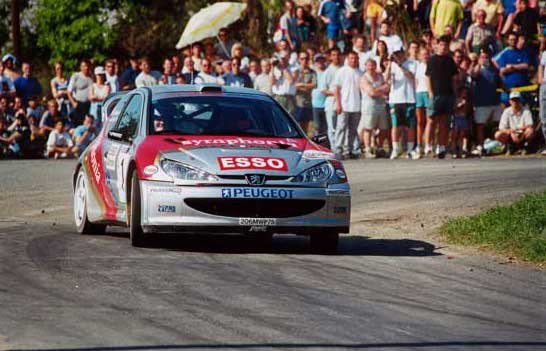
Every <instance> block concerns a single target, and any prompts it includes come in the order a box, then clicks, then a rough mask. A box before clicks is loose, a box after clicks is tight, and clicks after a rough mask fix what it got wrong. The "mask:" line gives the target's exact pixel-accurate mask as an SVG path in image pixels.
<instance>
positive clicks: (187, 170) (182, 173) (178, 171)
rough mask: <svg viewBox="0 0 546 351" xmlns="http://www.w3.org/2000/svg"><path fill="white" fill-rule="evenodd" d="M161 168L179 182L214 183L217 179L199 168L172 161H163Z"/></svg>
mask: <svg viewBox="0 0 546 351" xmlns="http://www.w3.org/2000/svg"><path fill="white" fill-rule="evenodd" d="M161 168H162V169H163V171H164V172H165V173H167V174H168V175H170V176H171V177H173V178H175V179H177V180H190V181H191V180H197V181H214V180H217V178H216V177H215V176H214V175H212V174H210V173H207V172H205V171H202V170H200V169H197V168H193V167H190V166H187V165H185V164H183V163H180V162H176V161H171V160H162V161H161Z"/></svg>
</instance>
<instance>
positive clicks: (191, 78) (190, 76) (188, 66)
mask: <svg viewBox="0 0 546 351" xmlns="http://www.w3.org/2000/svg"><path fill="white" fill-rule="evenodd" d="M182 72H183V73H182V76H183V77H184V81H185V82H186V84H195V78H197V76H198V75H199V71H198V70H196V69H195V64H194V63H193V60H192V59H191V57H188V56H186V57H185V58H184V68H183V69H182Z"/></svg>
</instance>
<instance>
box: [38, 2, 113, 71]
mask: <svg viewBox="0 0 546 351" xmlns="http://www.w3.org/2000/svg"><path fill="white" fill-rule="evenodd" d="M116 5H117V2H115V1H106V0H77V1H74V0H38V3H37V9H36V21H37V33H39V35H38V45H39V46H40V47H42V48H44V49H47V50H49V51H50V52H51V57H50V63H51V62H53V61H56V60H62V61H63V62H64V64H65V65H66V66H67V67H68V68H75V67H76V64H77V62H78V60H79V59H82V58H92V59H95V60H97V61H102V60H104V59H105V58H106V57H107V53H108V51H109V49H110V47H111V45H112V43H113V41H114V33H113V31H112V26H111V23H109V21H111V20H112V17H111V16H110V12H109V10H110V9H112V8H114V7H115V6H116Z"/></svg>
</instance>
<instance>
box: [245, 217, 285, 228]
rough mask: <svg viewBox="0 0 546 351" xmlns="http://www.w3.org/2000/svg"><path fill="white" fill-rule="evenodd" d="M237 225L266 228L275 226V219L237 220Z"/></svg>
mask: <svg viewBox="0 0 546 351" xmlns="http://www.w3.org/2000/svg"><path fill="white" fill-rule="evenodd" d="M239 225H245V226H259V227H267V226H273V225H277V219H275V218H239Z"/></svg>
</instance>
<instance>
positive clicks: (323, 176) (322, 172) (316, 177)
mask: <svg viewBox="0 0 546 351" xmlns="http://www.w3.org/2000/svg"><path fill="white" fill-rule="evenodd" d="M331 176H332V167H331V166H330V164H329V163H327V162H324V163H321V164H320V165H317V166H314V167H311V168H309V169H307V170H305V171H303V172H302V173H300V174H299V175H297V176H296V177H294V179H292V181H293V182H296V183H323V182H326V181H327V180H328V179H330V177H331Z"/></svg>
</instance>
